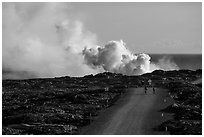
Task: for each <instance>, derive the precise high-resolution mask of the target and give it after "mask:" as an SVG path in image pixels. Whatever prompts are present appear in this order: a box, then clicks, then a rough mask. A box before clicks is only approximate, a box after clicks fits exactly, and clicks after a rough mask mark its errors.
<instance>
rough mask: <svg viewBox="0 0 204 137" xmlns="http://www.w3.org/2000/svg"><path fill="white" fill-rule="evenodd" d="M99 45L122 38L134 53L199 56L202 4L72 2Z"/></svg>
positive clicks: (74, 10) (75, 10)
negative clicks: (95, 35) (193, 54)
mask: <svg viewBox="0 0 204 137" xmlns="http://www.w3.org/2000/svg"><path fill="white" fill-rule="evenodd" d="M71 5H72V10H73V12H76V13H79V14H80V15H81V17H82V18H83V19H84V22H85V26H86V27H87V28H88V29H89V30H90V31H92V32H94V33H96V34H97V37H98V42H99V43H102V44H104V43H106V42H107V41H109V40H120V39H122V40H123V41H124V42H125V43H126V44H127V46H128V48H129V49H131V51H134V52H135V53H142V52H144V53H170V54H172V53H173V54H174V53H184V54H185V53H201V52H202V49H201V48H202V4H201V3H199V2H197V3H192V2H191V3H168V2H167V3H159V2H155V3H138V2H135V3H134V2H133V3H72V4H71Z"/></svg>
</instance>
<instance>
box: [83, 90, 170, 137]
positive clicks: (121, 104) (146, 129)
mask: <svg viewBox="0 0 204 137" xmlns="http://www.w3.org/2000/svg"><path fill="white" fill-rule="evenodd" d="M171 103H173V100H172V99H171V98H170V97H169V95H168V93H167V91H166V90H164V89H158V88H157V89H156V94H153V90H152V88H148V90H147V94H145V93H144V88H134V89H130V90H129V91H128V92H127V93H126V95H125V96H124V97H122V98H121V99H119V100H118V101H117V102H116V103H115V105H114V106H112V107H110V108H108V109H106V110H104V111H103V112H101V113H100V115H99V117H98V118H97V119H96V120H94V121H93V122H92V123H91V125H89V126H87V127H85V128H84V129H83V130H82V131H81V134H83V135H90V134H92V135H93V134H94V135H148V134H149V135H153V134H169V133H168V132H158V131H154V130H153V128H154V127H156V126H157V125H159V124H161V123H162V122H163V121H166V120H168V119H170V118H171V115H170V114H167V113H162V112H160V110H162V109H164V108H166V107H167V106H168V105H170V104H171Z"/></svg>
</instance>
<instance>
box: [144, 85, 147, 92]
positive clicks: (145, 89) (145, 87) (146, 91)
mask: <svg viewBox="0 0 204 137" xmlns="http://www.w3.org/2000/svg"><path fill="white" fill-rule="evenodd" d="M144 89H145V94H147V87H146V86H145V88H144Z"/></svg>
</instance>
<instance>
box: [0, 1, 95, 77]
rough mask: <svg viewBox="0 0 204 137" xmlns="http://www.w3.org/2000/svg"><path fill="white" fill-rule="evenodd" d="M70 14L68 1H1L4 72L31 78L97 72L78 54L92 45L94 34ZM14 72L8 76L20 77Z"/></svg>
mask: <svg viewBox="0 0 204 137" xmlns="http://www.w3.org/2000/svg"><path fill="white" fill-rule="evenodd" d="M69 13H70V5H68V4H67V3H3V53H2V55H3V56H2V58H3V71H5V70H6V71H10V72H26V73H27V72H28V73H31V74H32V77H33V76H35V77H53V76H62V75H72V76H82V75H85V74H88V73H96V72H97V71H96V70H93V69H91V68H90V67H88V66H87V65H86V64H84V63H83V56H82V55H81V52H82V50H83V48H84V47H85V46H89V47H93V46H95V44H96V35H95V34H93V33H91V32H89V31H87V30H85V28H84V26H83V23H82V22H81V21H80V20H78V19H76V18H74V17H73V15H71V14H69ZM16 74H17V73H16ZM16 74H14V75H13V76H12V74H9V78H12V77H16V78H20V77H21V76H16ZM23 77H26V76H23Z"/></svg>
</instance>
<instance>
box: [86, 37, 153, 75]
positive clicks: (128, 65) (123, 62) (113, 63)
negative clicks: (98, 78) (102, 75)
mask: <svg viewBox="0 0 204 137" xmlns="http://www.w3.org/2000/svg"><path fill="white" fill-rule="evenodd" d="M83 54H84V58H85V60H86V63H87V64H88V65H89V66H91V67H92V68H95V69H96V68H100V67H102V68H103V69H104V70H106V71H110V72H116V73H123V74H127V75H131V74H142V73H145V72H149V71H150V57H149V55H147V54H139V55H134V54H132V53H131V52H130V51H129V50H128V49H126V47H125V44H124V43H123V41H122V40H121V41H110V42H109V43H108V44H106V45H105V46H104V47H97V48H90V49H87V48H85V49H84V50H83Z"/></svg>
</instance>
